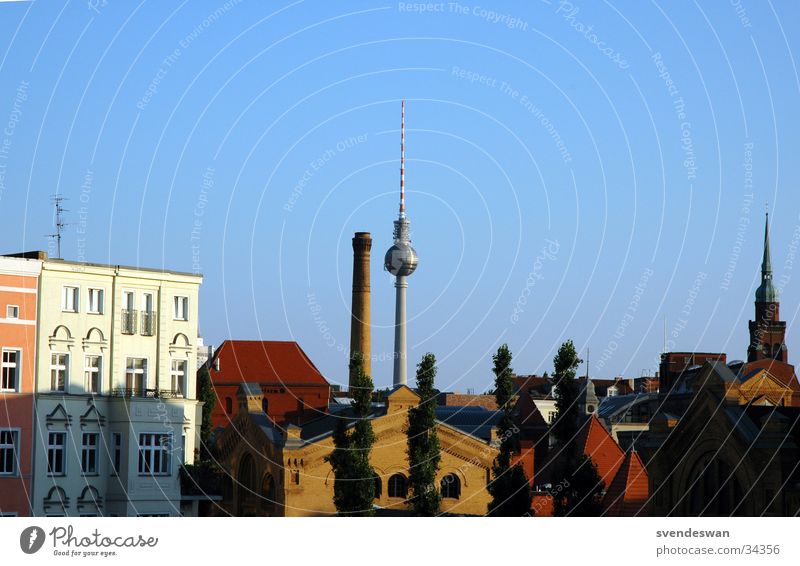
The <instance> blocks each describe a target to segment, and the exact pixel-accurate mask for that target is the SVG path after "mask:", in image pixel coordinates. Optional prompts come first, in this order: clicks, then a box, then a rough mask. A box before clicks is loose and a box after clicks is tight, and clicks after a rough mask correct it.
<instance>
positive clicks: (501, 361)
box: [488, 344, 531, 517]
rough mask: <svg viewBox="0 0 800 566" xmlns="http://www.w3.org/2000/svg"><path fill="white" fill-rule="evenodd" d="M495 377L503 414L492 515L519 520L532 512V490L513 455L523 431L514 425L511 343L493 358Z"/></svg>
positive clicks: (494, 471)
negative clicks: (513, 462)
mask: <svg viewBox="0 0 800 566" xmlns="http://www.w3.org/2000/svg"><path fill="white" fill-rule="evenodd" d="M492 360H493V362H494V367H493V369H492V371H493V372H494V375H495V381H494V385H495V387H494V394H495V399H496V400H497V406H498V408H499V409H500V410H501V411H503V415H502V418H501V419H500V423H499V424H498V427H497V432H498V435H499V438H500V447H499V448H500V454H499V455H498V456H497V459H496V460H495V462H494V465H493V466H492V475H493V479H492V481H491V482H490V483H489V486H488V490H489V493H490V494H491V496H492V501H491V502H490V503H489V514H490V515H493V516H501V517H519V516H522V515H525V514H527V513H529V512H530V508H531V490H530V483H529V482H528V478H527V477H525V470H523V469H522V466H521V465H520V464H519V463H517V464H515V465H514V466H512V465H511V454H512V452H514V451H515V450H516V448H517V441H518V438H517V433H518V432H519V429H518V428H517V426H516V424H515V423H514V416H513V411H514V394H515V390H514V380H513V370H512V369H511V352H510V351H509V349H508V345H507V344H503V345H502V346H500V348H498V350H497V353H496V354H495V355H494V356H493V358H492Z"/></svg>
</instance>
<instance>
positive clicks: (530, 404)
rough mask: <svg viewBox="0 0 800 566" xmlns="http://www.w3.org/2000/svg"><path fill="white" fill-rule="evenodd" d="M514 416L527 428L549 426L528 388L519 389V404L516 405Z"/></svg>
mask: <svg viewBox="0 0 800 566" xmlns="http://www.w3.org/2000/svg"><path fill="white" fill-rule="evenodd" d="M514 418H515V420H516V421H517V422H518V423H519V425H520V426H522V427H525V428H529V427H540V428H547V422H546V421H545V420H544V417H543V416H542V413H541V411H539V407H537V406H536V403H535V402H534V400H533V397H531V394H530V393H529V392H528V390H527V389H520V391H519V399H517V404H516V405H514Z"/></svg>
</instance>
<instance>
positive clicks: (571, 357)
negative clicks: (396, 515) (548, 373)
mask: <svg viewBox="0 0 800 566" xmlns="http://www.w3.org/2000/svg"><path fill="white" fill-rule="evenodd" d="M582 361H583V360H581V359H580V358H579V357H578V353H577V352H576V351H575V345H574V344H573V343H572V340H567V341H566V342H564V343H563V344H561V347H560V348H559V349H558V353H557V354H556V355H555V357H554V358H553V366H554V368H555V373H554V375H553V381H554V382H555V391H556V393H555V397H556V415H555V419H554V420H553V425H552V426H551V427H550V433H551V434H552V435H553V437H554V438H555V439H556V442H557V443H558V445H559V446H560V447H562V448H566V447H567V446H568V445H569V444H570V443H572V442H573V441H574V440H575V437H576V435H577V433H578V425H579V422H578V419H579V417H580V415H579V414H578V394H579V390H578V382H577V381H576V380H575V370H576V369H577V367H578V366H579V365H580V363H581V362H582Z"/></svg>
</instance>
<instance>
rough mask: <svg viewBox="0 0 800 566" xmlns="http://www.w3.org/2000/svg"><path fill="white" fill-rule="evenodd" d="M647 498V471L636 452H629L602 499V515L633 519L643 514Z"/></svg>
mask: <svg viewBox="0 0 800 566" xmlns="http://www.w3.org/2000/svg"><path fill="white" fill-rule="evenodd" d="M648 497H649V488H648V479H647V471H646V470H645V468H644V464H642V460H641V458H639V454H638V453H637V452H636V451H633V450H631V451H629V452H628V453H627V454H626V455H625V460H624V461H623V462H622V465H621V466H620V468H619V471H618V472H617V475H616V476H614V480H613V481H612V482H611V485H609V486H608V489H607V490H606V495H605V497H604V498H603V508H604V509H605V511H604V514H605V515H608V516H611V517H633V516H636V515H643V514H645V506H646V505H647V499H648Z"/></svg>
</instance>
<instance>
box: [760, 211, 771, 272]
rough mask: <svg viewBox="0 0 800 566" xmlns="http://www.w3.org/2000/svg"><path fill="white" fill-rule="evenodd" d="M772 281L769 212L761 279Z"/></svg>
mask: <svg viewBox="0 0 800 566" xmlns="http://www.w3.org/2000/svg"><path fill="white" fill-rule="evenodd" d="M767 277H769V279H772V256H771V255H770V253H769V212H767V221H766V222H765V223H764V259H763V260H762V261H761V279H762V280H763V279H765V278H767Z"/></svg>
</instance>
